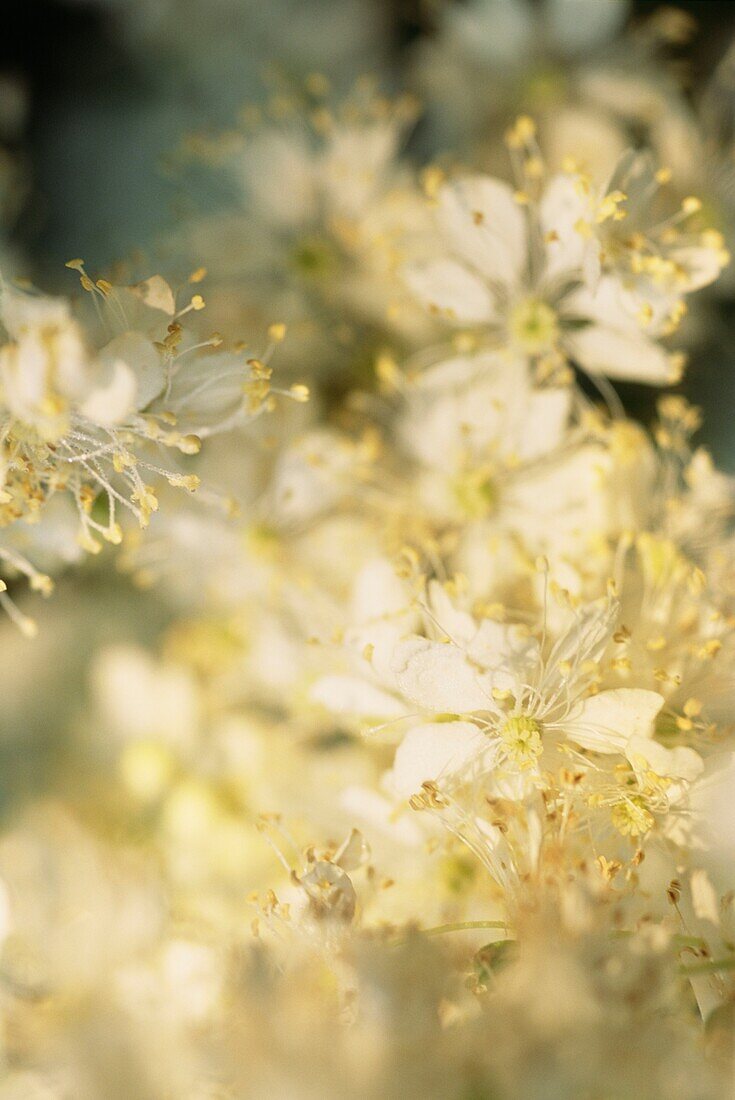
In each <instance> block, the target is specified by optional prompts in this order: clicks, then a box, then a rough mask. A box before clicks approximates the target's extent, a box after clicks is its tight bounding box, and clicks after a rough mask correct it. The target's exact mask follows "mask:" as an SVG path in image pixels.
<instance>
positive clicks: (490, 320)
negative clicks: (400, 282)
mask: <svg viewBox="0 0 735 1100" xmlns="http://www.w3.org/2000/svg"><path fill="white" fill-rule="evenodd" d="M522 123H524V125H523V126H522V125H521V124H522ZM517 127H518V128H519V133H520V134H521V135H522V136H521V137H519V138H518V139H514V140H517V141H518V142H521V141H525V140H528V141H530V140H532V134H533V129H532V124H531V123H530V120H520V121H519V123H518V124H517ZM632 163H633V165H637V164H638V163H639V162H638V161H633V162H632ZM632 173H633V167H631V163H630V162H629V161H628V160H625V161H624V164H623V165H622V166H621V167H620V169H619V170H618V172H617V173H616V174H615V175H614V177H613V179H614V180H617V179H618V178H619V177H620V178H621V180H623V181H625V180H628V181H629V182H632V181H631V179H630V177H631V176H632ZM584 186H589V185H587V184H586V183H585V181H582V182H581V183H580V181H579V179H577V180H576V182H575V178H572V177H568V176H564V175H560V176H555V177H552V179H551V180H549V181H548V184H547V185H546V186H545V188H544V190H543V191H542V193H541V195H540V197H539V199H538V201H534V200H533V198H532V196H531V194H530V193H526V192H524V193H522V194H521V195H520V196H519V194H518V193H514V192H513V190H512V189H511V188H510V187H509V186H508V185H507V184H506V183H503V182H502V181H500V180H496V179H492V178H491V177H488V176H468V177H465V178H462V179H459V180H457V181H455V182H452V183H447V184H444V185H443V186H442V187H441V188H440V189H439V192H438V196H437V214H438V221H439V226H440V230H441V233H442V235H443V237H444V240H445V241H446V247H447V254H445V255H440V256H439V258H437V259H433V260H429V261H428V262H424V263H415V264H412V265H409V266H407V267H406V271H405V277H406V280H407V282H408V284H409V286H410V287H411V288H412V290H413V291H414V293H415V294H416V295H417V297H418V298H419V299H420V300H421V301H422V302H423V303H424V305H425V306H426V307H427V308H429V309H430V311H432V312H434V313H436V314H437V315H439V316H442V317H444V318H445V319H447V320H449V321H451V322H452V323H454V324H457V325H464V326H467V325H470V326H481V327H482V328H483V329H485V330H486V331H487V333H488V336H489V338H492V339H495V340H496V341H498V342H499V343H500V344H501V345H502V346H504V347H508V348H510V349H512V350H514V351H515V352H516V353H517V354H519V355H525V356H527V357H528V358H529V359H531V360H533V361H535V362H537V363H539V364H540V365H541V366H542V367H543V369H544V370H545V371H546V372H547V373H548V372H549V371H550V370H553V369H554V367H555V366H556V367H558V366H559V365H560V364H563V363H565V362H567V361H572V362H576V363H577V364H578V365H579V366H580V367H582V369H584V370H586V371H588V372H589V373H591V374H604V375H608V376H610V377H613V378H623V379H631V380H640V381H645V382H650V383H653V384H657V385H661V384H664V383H666V382H670V381H671V380H672V379H674V378H675V377H676V376H677V373H678V369H679V368H678V365H677V363H678V360H677V359H676V358H675V357H673V358H672V356H671V355H670V354H669V353H667V352H666V351H665V350H664V349H663V348H662V347H661V346H660V344H659V343H658V342H657V340H656V339H655V338H654V337H657V336H658V335H659V334H660V333H661V332H662V331H663V330H664V327H665V325H664V322H665V321H666V322H668V323H669V325H671V324H672V323H673V322H674V321H675V320H676V319H678V316H679V314H680V312H681V309H680V305H679V303H680V300H681V297H682V294H684V293H686V292H688V291H690V290H692V289H695V288H696V287H698V286H702V285H705V284H706V283H707V282H708V281H711V279H713V278H715V276H716V274H717V272H718V271H719V269H720V267H721V266H722V263H723V262H724V250H723V247H722V243H721V241H719V239H718V240H713V239H712V237H711V235H710V236H709V237H708V236H707V235H702V239H701V241H699V242H698V243H696V244H692V243H690V242H689V241H688V239H683V240H681V241H680V242H679V243H677V244H676V246H675V245H670V246H669V245H667V247H666V252H665V254H664V255H661V249H660V247H659V249H658V251H656V245H657V241H656V238H655V237H651V236H650V235H649V236H647V235H646V232H645V231H644V229H637V230H636V232H635V233H634V234H632V235H631V238H630V240H628V239H627V238H620V237H619V236H618V235H616V234H611V233H610V232H609V231H608V225H613V226H616V225H617V221H618V220H620V219H621V218H622V217H623V216H624V215H625V214H626V213H627V210H624V209H623V208H624V203H625V202H626V200H627V195H626V194H625V193H624V192H623V191H621V190H619V189H616V190H614V191H612V192H610V191H607V190H605V191H604V193H603V194H602V195H601V196H600V197H599V198H598V199H592V198H590V197H589V196H588V195H587V194H585V192H584ZM580 191H581V192H582V193H581V194H579V192H580ZM642 203H643V199H641V204H642ZM590 207H592V212H591V213H590ZM580 210H582V211H583V212H584V213H580ZM584 215H586V217H585V216H584ZM587 219H588V220H587ZM600 226H602V227H604V231H605V235H604V237H603V238H602V239H601V240H600V243H599V244H598V248H597V251H596V252H594V253H593V252H591V251H590V249H589V248H588V247H587V245H588V242H589V239H590V238H592V239H593V240H598V239H599V238H598V236H597V235H596V230H597V229H598V228H599V227H600ZM669 233H675V230H674V228H670V229H669ZM618 240H621V242H622V243H621V245H620V249H619V251H622V253H623V255H624V256H625V260H626V263H625V264H624V265H622V270H621V261H620V260H619V258H618V250H613V249H612V247H611V244H612V242H613V241H618ZM677 240H678V238H677ZM592 261H594V262H592ZM603 261H604V262H603ZM603 271H604V272H606V273H608V274H607V275H606V277H605V278H604V279H603V278H602V272H603ZM628 283H632V284H633V285H634V287H635V288H638V296H637V297H636V295H635V294H631V293H630V291H629V289H628ZM644 291H645V296H644ZM652 321H655V322H656V323H655V324H653V326H652V335H649V334H648V332H647V331H646V326H647V325H649V324H650V323H651V322H652Z"/></svg>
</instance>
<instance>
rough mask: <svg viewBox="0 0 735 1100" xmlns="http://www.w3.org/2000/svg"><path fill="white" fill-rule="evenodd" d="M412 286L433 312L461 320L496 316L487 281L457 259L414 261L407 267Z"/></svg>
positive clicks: (487, 320)
mask: <svg viewBox="0 0 735 1100" xmlns="http://www.w3.org/2000/svg"><path fill="white" fill-rule="evenodd" d="M404 278H405V280H406V282H407V283H408V285H409V287H410V289H411V290H412V291H413V293H414V294H415V295H416V297H417V298H418V299H419V301H420V302H421V303H422V305H423V306H424V307H425V308H426V309H428V310H430V311H431V312H438V313H441V314H443V315H444V316H445V317H446V318H447V319H448V320H451V321H455V322H457V323H458V324H468V325H474V324H483V323H485V324H488V323H490V322H491V321H494V320H495V305H494V302H493V297H492V295H491V293H490V291H489V289H488V288H487V286H486V285H485V283H484V282H483V281H482V279H480V278H479V277H478V276H477V275H473V273H472V272H471V271H469V270H468V269H467V268H466V267H465V266H464V265H463V264H460V263H457V261H456V260H450V259H443V260H434V261H433V262H432V263H428V264H420V265H419V264H414V265H411V266H409V267H407V268H406V269H405V271H404Z"/></svg>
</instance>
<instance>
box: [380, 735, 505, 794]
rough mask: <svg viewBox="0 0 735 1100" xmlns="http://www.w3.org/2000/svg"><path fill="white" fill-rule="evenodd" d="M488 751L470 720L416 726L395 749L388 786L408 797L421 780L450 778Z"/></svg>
mask: <svg viewBox="0 0 735 1100" xmlns="http://www.w3.org/2000/svg"><path fill="white" fill-rule="evenodd" d="M490 754H491V747H490V744H489V742H488V740H487V738H486V737H485V736H484V735H483V733H482V732H481V730H479V729H478V728H477V726H474V725H473V724H472V723H471V722H430V723H427V725H424V726H416V727H415V728H414V729H412V730H410V731H409V733H408V734H407V735H406V736H405V737H404V739H403V741H402V742H401V744H400V745H399V746H398V749H397V750H396V755H395V760H394V762H393V769H392V771H391V772H390V773H389V774H388V777H387V786H388V787H389V789H390V790H392V791H393V792H394V793H395V794H396V795H397V796H398V797H399V798H409V797H410V796H411V795H412V794H416V793H417V792H418V791H420V790H421V784H422V783H425V782H432V783H437V782H438V783H441V781H442V780H447V779H451V778H453V777H455V776H457V774H458V773H461V772H463V771H465V770H466V769H468V768H469V767H470V766H471V765H472V763H473V762H475V761H479V760H482V758H483V757H488V756H489V755H490Z"/></svg>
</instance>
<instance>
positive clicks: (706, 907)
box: [689, 867, 720, 927]
mask: <svg viewBox="0 0 735 1100" xmlns="http://www.w3.org/2000/svg"><path fill="white" fill-rule="evenodd" d="M689 887H690V889H691V891H692V906H693V907H694V915H695V916H696V917H698V918H699V919H700V920H708V921H711V922H712V924H714V925H716V926H717V927H719V925H720V906H719V901H718V898H717V891H716V890H715V888H714V886H713V885H712V883H711V881H710V878H709V875H708V874H707V872H706V871H705V870H704V868H702V867H698V868H696V869H695V870H694V871H692V873H691V875H690V876H689Z"/></svg>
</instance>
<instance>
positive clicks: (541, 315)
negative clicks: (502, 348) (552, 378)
mask: <svg viewBox="0 0 735 1100" xmlns="http://www.w3.org/2000/svg"><path fill="white" fill-rule="evenodd" d="M508 329H509V332H510V337H511V340H512V341H513V343H514V344H515V345H516V347H517V348H519V349H520V350H521V351H523V352H525V353H526V354H527V355H541V354H542V353H543V352H545V351H551V350H552V349H553V348H554V346H555V345H556V342H557V340H558V339H559V319H558V317H557V315H556V312H555V311H554V310H553V309H552V308H551V306H550V305H547V303H546V302H542V301H540V299H538V298H526V299H524V301H522V302H518V303H517V305H515V306H514V307H513V309H512V310H511V313H510V319H509V321H508Z"/></svg>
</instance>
